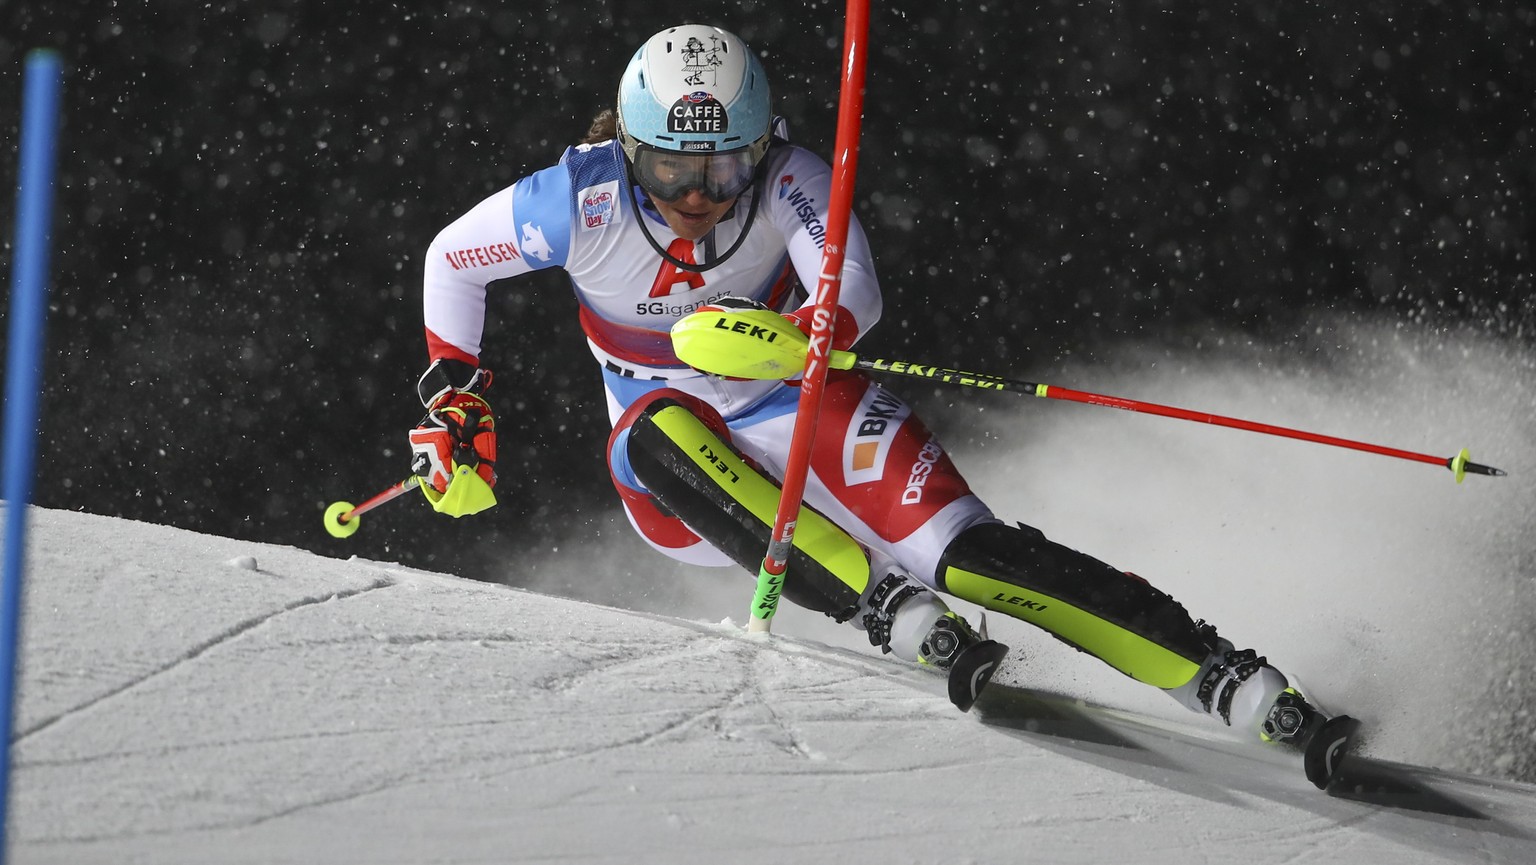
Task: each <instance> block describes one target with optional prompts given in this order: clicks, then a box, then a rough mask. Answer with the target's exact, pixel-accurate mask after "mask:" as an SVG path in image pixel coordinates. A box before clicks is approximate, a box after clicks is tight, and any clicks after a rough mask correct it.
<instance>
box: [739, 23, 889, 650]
mask: <svg viewBox="0 0 1536 865" xmlns="http://www.w3.org/2000/svg"><path fill="white" fill-rule="evenodd" d="M868 35H869V0H848V11H847V22H846V24H845V25H844V29H843V82H842V90H841V92H840V94H839V97H838V112H837V138H836V140H835V142H834V144H833V160H832V200H831V203H830V204H829V205H828V210H827V234H826V243H825V245H824V246H823V247H822V257H821V275H820V277H819V279H818V280H817V282H816V307H815V311H814V312H813V313H812V316H811V340H810V347H809V350H808V351H807V352H806V356H805V374H804V376H803V377H802V378H801V380H800V403H799V406H798V408H797V409H796V414H795V431H794V435H793V436H792V437H791V438H790V445H789V463H788V465H787V466H786V467H785V469H784V486H783V488H782V491H781V493H780V495H779V508H778V511H777V512H776V513H775V514H774V518H773V535H772V536H771V537H770V540H769V542H768V551H767V552H766V553H764V554H763V565H762V568H761V569H759V570H758V573H757V592H756V594H755V595H754V596H753V598H752V615H751V617H750V618H749V619H748V620H747V630H748V631H749V632H752V633H767V632H768V631H769V629H770V628H772V622H773V615H774V613H776V612H778V609H779V596H780V595H781V594H783V591H784V576H785V571H786V570H788V568H789V553H790V550H791V549H792V548H793V547H794V541H795V523H796V521H797V520H798V519H799V516H800V506H801V500H802V499H803V498H804V496H805V481H806V475H807V474H809V472H810V468H811V444H812V442H814V441H815V438H816V423H817V420H818V419H819V415H820V413H821V397H822V392H823V391H824V390H825V389H826V382H827V360H828V357H829V356H830V355H831V352H832V333H833V326H834V325H835V324H836V323H837V299H838V295H839V293H840V292H841V290H842V284H843V259H844V256H845V255H846V250H845V247H846V245H847V242H848V226H849V224H850V223H851V222H852V219H853V215H852V211H853V187H854V180H855V179H856V177H857V175H858V166H859V134H860V130H861V123H862V120H863V115H864V67H865V62H866V60H867V59H868V54H869V51H868V45H867V44H866V41H867V38H868Z"/></svg>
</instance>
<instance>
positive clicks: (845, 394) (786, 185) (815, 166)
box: [424, 141, 993, 586]
mask: <svg viewBox="0 0 1536 865" xmlns="http://www.w3.org/2000/svg"><path fill="white" fill-rule="evenodd" d="M765 170H766V174H765V175H764V177H765V180H764V181H763V182H762V183H760V184H759V185H758V186H757V187H756V188H755V191H754V192H749V193H745V194H744V195H743V196H742V197H741V198H740V199H738V201H737V202H736V205H735V207H734V208H733V210H732V211H731V212H730V213H728V214H727V215H726V216H725V218H723V219H722V220H721V222H720V223H719V224H718V225H717V226H716V227H715V229H714V231H713V232H712V233H711V235H710V236H708V237H706V238H704V239H702V240H700V241H698V242H692V241H688V240H685V239H682V238H679V237H678V236H677V235H676V234H675V233H673V232H672V231H671V229H669V228H668V227H667V224H666V222H665V221H664V220H663V219H662V218H661V217H660V215H659V214H657V213H656V212H655V210H654V209H653V208H652V207H651V206H650V205H649V202H648V200H647V199H646V197H645V193H644V192H643V191H642V190H641V189H640V188H639V187H638V186H637V187H633V188H632V189H626V188H625V184H626V183H627V182H628V180H627V172H626V167H625V163H624V155H623V152H622V150H620V148H619V146H618V144H617V142H614V141H608V142H603V143H600V144H593V145H581V146H578V147H573V148H570V149H568V150H567V151H566V152H565V153H564V155H563V156H562V157H561V159H560V162H559V163H558V164H556V165H554V166H551V167H549V168H546V169H543V170H541V171H537V172H534V173H533V174H530V175H528V176H527V177H524V178H522V179H521V180H518V181H517V182H516V183H514V184H512V185H511V186H510V187H508V188H506V189H503V190H501V191H500V192H497V193H495V194H493V195H491V196H490V197H489V198H486V199H485V200H484V201H482V202H480V203H479V204H477V205H476V206H475V207H474V208H472V209H471V210H470V211H469V212H468V213H466V214H464V215H463V216H461V217H460V218H459V219H457V220H455V221H454V222H453V223H452V224H451V225H449V226H448V227H447V228H445V229H444V230H443V231H442V232H441V233H440V234H438V236H437V237H436V238H435V239H434V240H433V241H432V245H431V247H430V248H429V249H428V251H427V259H426V273H425V279H424V284H425V288H424V294H425V298H424V310H425V320H426V331H427V343H428V348H429V351H430V354H431V359H432V360H438V359H444V358H447V359H454V360H459V361H464V362H467V363H471V364H477V365H478V362H479V356H480V351H481V344H480V340H481V335H482V333H483V329H484V324H485V309H486V287H487V286H488V285H489V284H490V283H491V282H494V281H496V280H500V279H505V278H507V277H513V276H518V275H519V274H524V273H528V272H530V271H534V270H542V269H545V268H551V267H560V268H564V269H565V271H566V273H567V274H569V276H570V277H571V282H572V284H573V287H574V289H575V292H576V297H577V299H578V301H579V302H580V316H581V325H582V329H583V331H584V332H585V334H586V337H587V343H588V346H589V348H590V349H591V351H592V354H593V356H594V357H595V358H596V359H597V364H598V366H599V368H600V369H601V370H602V376H603V384H604V388H605V391H606V396H607V403H608V413H609V418H610V422H612V423H615V424H617V425H618V426H617V427H616V430H615V434H614V436H613V438H612V439H611V441H610V445H609V453H608V460H609V467H610V469H611V471H612V474H613V480H614V484H615V486H616V487H617V488H618V490H619V492H620V496H621V498H622V499H623V501H624V505H625V509H626V511H627V512H628V514H629V518H630V521H631V523H632V524H634V526H635V528H636V529H637V530H638V531H639V532H640V534H641V535H642V536H643V537H645V539H646V540H647V541H648V542H649V543H650V544H651V545H652V546H654V547H656V548H657V549H659V550H661V551H663V552H665V553H666V554H668V555H670V556H672V557H674V558H676V559H679V560H682V561H686V562H691V563H695V564H705V565H727V564H732V562H731V561H730V559H729V558H728V557H726V555H725V554H724V553H722V552H720V551H718V550H716V549H715V548H714V547H712V546H710V545H709V544H708V543H707V542H706V541H704V540H702V539H701V538H699V537H698V536H697V535H695V534H694V533H693V532H692V531H690V530H689V529H688V528H687V527H686V526H684V525H683V524H682V523H681V522H680V521H678V520H677V519H676V518H675V517H671V516H668V515H665V514H664V513H663V512H661V511H660V510H658V509H657V508H656V507H655V506H654V504H653V503H652V501H651V500H650V496H649V494H648V493H647V492H646V491H645V489H644V488H643V487H642V486H641V484H640V483H639V481H638V480H637V479H636V478H635V477H634V474H633V472H632V471H631V470H630V468H629V466H628V462H627V458H626V456H625V448H624V446H623V445H624V437H625V426H624V423H623V422H624V421H625V420H627V419H626V418H625V412H626V409H628V408H630V407H631V406H632V405H634V404H636V403H637V402H645V401H649V400H650V399H652V398H654V397H655V395H656V394H657V392H658V391H661V390H663V389H671V390H674V391H681V392H682V393H684V394H687V395H689V396H692V397H694V398H696V399H697V400H699V401H702V403H703V404H704V405H703V407H700V406H698V404H694V405H695V410H696V411H698V410H701V409H702V410H708V409H712V410H713V411H715V412H718V413H719V415H720V419H721V420H723V424H724V426H725V427H727V428H728V429H729V431H730V440H731V442H732V443H733V444H734V445H735V446H736V447H737V448H738V449H739V450H740V451H741V452H742V453H743V454H744V455H745V456H746V457H748V458H749V459H751V460H753V461H755V462H756V463H757V464H758V465H759V466H760V467H762V468H763V470H764V471H766V472H768V473H770V474H773V475H774V476H779V475H781V474H782V472H783V470H784V465H785V463H786V462H787V460H788V451H789V441H790V436H791V430H792V429H793V425H794V414H795V409H796V404H797V401H798V398H799V388H798V384H797V383H796V382H789V383H788V384H789V385H790V386H786V383H785V382H780V381H733V380H726V379H722V378H719V377H715V376H709V375H704V374H702V373H699V372H697V371H696V370H693V369H691V368H689V367H688V366H686V365H684V364H683V363H682V362H681V361H679V360H678V359H677V356H676V355H675V354H674V353H673V351H672V345H671V338H670V336H669V332H670V329H671V327H672V325H673V324H674V323H676V322H677V321H678V320H679V319H681V318H682V317H684V316H686V315H688V314H689V313H692V312H695V311H697V310H698V309H700V308H701V307H704V306H706V305H708V304H710V303H712V302H714V301H717V300H719V299H721V298H724V297H743V298H749V299H752V300H756V301H760V302H762V303H763V304H765V305H767V306H768V307H769V308H771V309H774V310H776V311H779V312H792V311H793V310H794V309H796V308H800V307H801V306H802V304H803V305H804V306H805V307H806V312H805V315H806V316H807V320H809V319H808V316H809V306H810V304H809V303H808V301H806V292H805V291H804V290H803V289H802V288H801V286H802V285H810V286H814V285H815V284H816V282H817V276H818V274H819V273H820V268H821V259H822V246H823V241H824V235H825V233H826V228H825V226H826V224H827V204H828V202H829V200H830V198H831V169H830V168H829V167H828V166H827V164H826V163H825V162H824V161H823V160H821V159H820V158H819V157H817V156H815V155H814V154H812V153H811V152H810V151H807V150H805V149H803V148H800V147H796V146H793V145H789V144H784V143H778V144H776V145H775V146H774V147H772V148H771V149H770V151H769V153H768V156H767V157H766V166H765ZM753 195H757V196H759V197H760V198H759V200H758V201H757V204H756V206H757V210H758V212H757V214H756V217H755V221H753V222H752V224H751V225H750V230H749V231H748V232H747V237H746V238H745V240H744V241H743V242H742V244H741V247H740V249H738V250H737V251H736V252H735V253H734V254H733V255H730V256H728V257H726V258H725V260H723V261H719V262H718V264H717V266H715V267H712V268H710V269H708V270H705V271H703V272H700V273H695V272H691V271H688V270H685V269H681V268H678V267H676V266H674V265H673V264H671V263H670V262H668V261H666V260H665V259H664V258H662V257H661V256H660V255H658V254H657V253H656V250H655V249H654V248H653V247H652V245H651V242H650V241H649V240H647V239H646V237H645V235H644V234H643V233H642V225H644V228H645V230H648V231H649V233H650V234H651V236H652V238H654V240H655V241H656V243H657V244H658V245H660V246H661V247H662V248H664V249H666V250H667V251H668V253H669V254H670V255H671V256H673V257H674V258H676V259H678V260H679V261H683V262H687V263H692V264H708V263H710V262H711V261H716V260H718V259H717V256H718V255H720V254H723V253H724V251H726V250H729V249H730V248H731V246H732V245H734V244H735V243H736V241H737V239H738V238H739V237H740V234H741V231H742V230H743V229H742V226H743V223H745V222H746V221H747V214H748V212H749V211H750V209H751V207H752V202H751V197H752V196H753ZM636 205H638V206H636ZM880 310H881V298H880V287H879V284H878V282H877V280H876V278H875V273H874V266H873V263H872V261H871V258H870V251H869V245H868V243H867V241H866V240H865V237H864V233H863V231H862V229H861V228H860V227H859V225H858V223H857V221H855V222H854V223H853V224H852V225H851V226H850V228H849V233H848V243H847V252H846V262H845V265H844V270H843V278H842V286H841V290H840V304H839V309H838V315H837V330H836V339H835V340H834V344H835V346H836V347H837V348H840V349H846V348H848V347H849V346H851V345H852V344H853V342H854V341H855V340H856V339H857V338H858V337H859V336H861V335H862V334H863V333H864V332H866V331H867V330H868V329H869V328H870V327H872V326H873V325H874V324H875V322H876V321H877V320H878V319H879V316H880ZM633 414H634V413H631V414H630V416H631V417H632V416H633ZM712 425H714V424H712ZM813 453H814V455H813V457H812V461H811V474H810V477H809V478H808V480H807V485H806V494H805V495H806V501H807V503H809V504H810V505H811V506H812V507H815V508H816V509H817V510H819V511H821V512H822V513H823V514H826V515H827V516H828V517H829V518H831V519H832V520H833V521H834V522H836V523H837V524H838V525H840V526H842V527H843V528H844V529H845V530H846V531H848V533H849V534H850V535H852V536H853V537H854V538H855V539H856V540H858V541H859V542H860V543H862V544H864V545H866V546H867V547H869V548H870V550H871V553H872V556H883V557H885V558H888V559H889V560H890V561H882V562H872V566H874V567H881V566H894V567H897V568H900V569H902V570H904V571H906V572H908V573H910V574H912V575H913V576H916V577H917V578H918V579H920V580H922V581H923V582H925V583H927V584H929V585H930V586H933V585H934V581H935V578H934V573H935V569H936V567H937V564H938V560H939V556H940V554H941V553H942V552H943V551H944V548H945V546H946V545H948V543H949V541H950V540H951V539H953V538H954V536H955V535H957V534H958V533H959V532H961V531H962V530H964V529H965V528H967V527H969V526H971V525H974V524H976V523H978V522H983V521H991V520H992V519H993V517H992V515H991V512H990V511H989V510H988V508H987V507H986V505H985V504H983V503H982V502H981V501H980V500H979V499H978V498H977V497H976V496H975V495H974V494H972V493H971V491H970V488H969V486H968V485H967V484H966V482H965V480H964V478H963V477H961V476H960V474H959V472H958V471H956V469H955V467H954V465H953V464H952V463H951V462H950V459H949V456H948V455H947V454H946V453H945V451H944V448H943V447H942V446H941V445H940V444H939V442H938V441H937V440H936V439H935V438H934V437H933V436H932V435H931V434H930V433H929V432H928V430H927V428H926V427H925V426H924V425H923V424H922V422H921V421H920V420H918V419H917V418H916V417H915V416H914V415H913V414H912V412H911V410H910V409H909V408H908V406H907V405H906V404H905V403H904V402H902V401H901V400H900V399H899V398H897V397H896V396H895V395H894V394H892V393H891V392H889V391H887V390H885V389H884V388H881V387H880V386H878V385H877V384H875V383H874V382H872V381H870V380H869V379H868V378H866V377H865V376H863V375H860V374H852V373H833V374H832V376H830V377H829V380H828V387H827V391H826V394H825V397H824V400H823V409H822V415H821V418H820V421H819V424H818V434H817V439H816V443H815V448H814V451H813Z"/></svg>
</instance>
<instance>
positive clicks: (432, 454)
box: [410, 360, 496, 517]
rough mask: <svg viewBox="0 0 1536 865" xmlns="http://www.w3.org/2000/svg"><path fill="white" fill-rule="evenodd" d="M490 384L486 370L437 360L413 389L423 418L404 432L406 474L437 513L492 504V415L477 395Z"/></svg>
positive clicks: (476, 510)
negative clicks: (408, 468)
mask: <svg viewBox="0 0 1536 865" xmlns="http://www.w3.org/2000/svg"><path fill="white" fill-rule="evenodd" d="M490 380H491V374H490V372H489V371H488V370H481V369H475V368H474V367H472V366H471V365H469V364H466V363H463V362H461V361H453V360H439V361H437V362H435V363H433V364H432V366H431V367H430V368H429V369H428V370H427V372H426V374H425V375H423V376H422V377H421V381H420V382H419V383H418V385H417V389H418V392H419V393H421V395H422V401H423V403H425V404H426V405H427V414H426V416H425V417H423V418H422V419H421V423H419V424H417V425H416V428H415V429H413V430H411V432H410V443H411V471H412V472H413V473H414V474H416V475H417V476H419V477H420V478H421V479H422V481H421V491H422V493H423V494H425V495H426V497H427V501H428V502H430V503H431V504H432V507H433V509H434V510H437V511H438V512H440V513H446V514H449V515H450V516H454V517H462V516H468V515H469V514H473V513H479V512H480V511H483V510H485V509H486V508H489V507H491V506H492V505H494V504H496V496H495V494H494V493H492V492H491V487H492V486H494V485H495V484H496V417H495V415H494V414H493V413H492V412H491V406H490V404H489V403H487V402H486V401H485V399H484V398H483V397H482V396H481V395H480V392H481V391H483V390H484V389H485V388H486V387H488V386H489V385H490ZM454 382H459V383H460V384H462V385H463V387H460V386H458V385H456V384H454Z"/></svg>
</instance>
